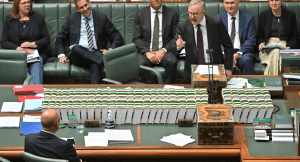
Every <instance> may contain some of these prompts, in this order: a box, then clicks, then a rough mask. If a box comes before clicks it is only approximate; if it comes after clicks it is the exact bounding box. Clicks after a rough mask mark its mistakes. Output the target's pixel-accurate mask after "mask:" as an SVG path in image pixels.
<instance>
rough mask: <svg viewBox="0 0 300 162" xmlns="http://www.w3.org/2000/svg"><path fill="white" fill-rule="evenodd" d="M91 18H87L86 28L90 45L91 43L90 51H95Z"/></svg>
mask: <svg viewBox="0 0 300 162" xmlns="http://www.w3.org/2000/svg"><path fill="white" fill-rule="evenodd" d="M88 21H89V18H87V17H86V18H85V27H86V33H87V37H88V43H89V49H90V50H93V48H94V39H93V34H92V30H91V27H90V25H89V22H88Z"/></svg>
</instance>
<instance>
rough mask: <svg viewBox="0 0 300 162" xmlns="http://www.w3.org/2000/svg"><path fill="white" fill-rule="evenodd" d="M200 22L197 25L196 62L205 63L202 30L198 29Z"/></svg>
mask: <svg viewBox="0 0 300 162" xmlns="http://www.w3.org/2000/svg"><path fill="white" fill-rule="evenodd" d="M200 26H201V25H200V24H198V25H197V27H198V30H197V48H198V64H205V60H204V50H203V38H202V31H201V29H200Z"/></svg>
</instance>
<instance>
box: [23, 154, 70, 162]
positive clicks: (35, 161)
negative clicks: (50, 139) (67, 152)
mask: <svg viewBox="0 0 300 162" xmlns="http://www.w3.org/2000/svg"><path fill="white" fill-rule="evenodd" d="M22 158H23V160H24V161H25V162H69V160H63V159H51V158H45V157H40V156H36V155H33V154H31V153H28V152H23V154H22Z"/></svg>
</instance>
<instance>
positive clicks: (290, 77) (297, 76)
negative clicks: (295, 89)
mask: <svg viewBox="0 0 300 162" xmlns="http://www.w3.org/2000/svg"><path fill="white" fill-rule="evenodd" d="M283 78H285V79H300V75H283Z"/></svg>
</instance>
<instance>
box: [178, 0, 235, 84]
mask: <svg viewBox="0 0 300 162" xmlns="http://www.w3.org/2000/svg"><path fill="white" fill-rule="evenodd" d="M205 12H206V7H205V3H204V2H203V1H201V0H191V2H190V4H189V9H188V13H189V19H185V20H182V21H180V22H179V23H178V28H177V35H176V39H177V41H176V46H177V49H178V50H181V49H182V48H185V51H186V57H185V65H184V74H183V79H184V81H185V82H186V83H191V64H210V63H211V62H210V56H209V54H208V53H206V50H207V49H213V53H212V60H213V62H212V63H213V64H224V66H225V73H226V75H227V79H230V76H231V69H232V63H233V58H232V54H233V52H234V51H233V47H232V43H231V41H230V38H229V36H228V33H227V30H226V27H225V25H224V24H223V22H222V20H221V19H220V18H218V17H214V16H210V15H205ZM221 44H222V45H223V46H224V51H225V58H224V57H223V54H222V50H221Z"/></svg>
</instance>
